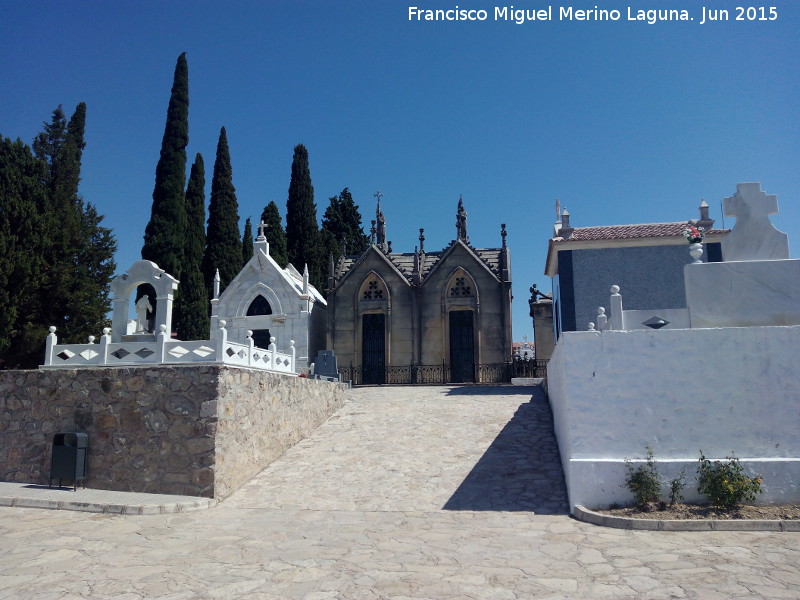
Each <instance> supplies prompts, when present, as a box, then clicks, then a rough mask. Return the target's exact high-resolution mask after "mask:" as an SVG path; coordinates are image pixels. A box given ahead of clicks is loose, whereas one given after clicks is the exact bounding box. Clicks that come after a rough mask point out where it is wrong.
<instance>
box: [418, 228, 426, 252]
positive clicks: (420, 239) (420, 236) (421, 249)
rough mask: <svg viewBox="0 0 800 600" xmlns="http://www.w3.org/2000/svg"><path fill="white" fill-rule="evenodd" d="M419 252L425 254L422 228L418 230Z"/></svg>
mask: <svg viewBox="0 0 800 600" xmlns="http://www.w3.org/2000/svg"><path fill="white" fill-rule="evenodd" d="M419 251H420V252H421V253H422V254H425V230H424V229H423V228H422V227H420V228H419Z"/></svg>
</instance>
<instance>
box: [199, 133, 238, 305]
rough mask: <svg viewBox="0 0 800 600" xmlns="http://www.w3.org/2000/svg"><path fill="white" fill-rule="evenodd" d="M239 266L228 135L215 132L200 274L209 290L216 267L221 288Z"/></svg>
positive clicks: (236, 208) (212, 284) (229, 280)
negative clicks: (213, 160)
mask: <svg viewBox="0 0 800 600" xmlns="http://www.w3.org/2000/svg"><path fill="white" fill-rule="evenodd" d="M241 267H242V240H241V238H240V237H239V204H238V202H237V201H236V189H235V188H234V187H233V175H232V172H231V157H230V152H229V151H228V136H227V134H226V132H225V128H224V127H223V128H222V129H221V130H220V132H219V142H218V143H217V158H216V161H215V162H214V176H213V178H212V180H211V201H210V202H209V206H208V230H207V233H206V253H205V257H204V260H203V276H204V278H205V283H206V288H207V289H208V290H209V292H210V291H211V290H212V289H213V286H214V273H215V271H216V270H217V269H219V277H220V291H222V290H224V289H225V288H226V287H227V286H228V284H229V283H230V282H231V280H232V279H233V278H234V277H235V276H236V274H237V273H238V272H239V271H240V270H241Z"/></svg>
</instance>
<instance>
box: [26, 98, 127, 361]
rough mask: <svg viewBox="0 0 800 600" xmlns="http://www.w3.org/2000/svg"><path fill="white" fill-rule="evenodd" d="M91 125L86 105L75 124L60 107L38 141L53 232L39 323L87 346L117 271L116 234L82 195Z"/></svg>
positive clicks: (106, 307)
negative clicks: (84, 157)
mask: <svg viewBox="0 0 800 600" xmlns="http://www.w3.org/2000/svg"><path fill="white" fill-rule="evenodd" d="M85 126H86V105H85V104H84V103H83V102H81V103H80V104H78V105H77V106H76V108H75V112H74V113H73V115H72V117H71V118H70V120H69V123H67V122H66V119H65V117H64V113H63V111H62V109H61V107H60V106H59V107H58V108H57V109H56V110H54V111H53V116H52V120H51V122H50V123H49V124H47V123H46V124H45V125H44V129H45V131H44V132H42V133H40V134H39V135H38V136H37V138H36V140H35V141H34V148H35V149H36V152H37V155H38V156H39V157H40V158H41V160H43V161H44V162H45V163H46V164H47V166H48V171H47V177H46V187H47V202H46V206H45V207H44V208H43V210H42V214H43V217H44V219H45V222H46V226H45V227H46V229H47V231H48V235H47V238H46V240H43V247H42V257H43V258H44V261H45V264H46V272H45V277H44V279H43V280H42V284H41V296H42V302H41V308H40V310H39V319H40V320H41V323H42V324H43V325H46V326H49V325H55V326H56V328H57V331H58V335H59V337H60V338H61V339H64V340H69V341H74V342H83V341H85V339H86V337H87V336H89V335H97V334H98V333H99V330H100V329H101V328H102V326H103V324H104V322H105V320H106V318H105V316H106V313H107V312H108V311H109V309H110V300H109V297H108V291H109V285H110V283H111V278H112V277H113V274H114V270H115V269H116V264H115V263H114V252H115V250H116V242H115V241H114V238H113V236H112V234H111V230H110V229H107V228H105V227H102V226H101V225H100V223H101V221H102V220H103V216H102V215H100V214H99V213H98V212H97V209H96V208H95V207H94V206H93V205H92V204H84V201H83V199H82V198H81V197H80V195H79V194H78V185H79V183H80V170H81V158H82V155H83V149H84V147H85V146H86V143H85V141H84V129H85ZM37 362H38V361H35V362H34V364H37Z"/></svg>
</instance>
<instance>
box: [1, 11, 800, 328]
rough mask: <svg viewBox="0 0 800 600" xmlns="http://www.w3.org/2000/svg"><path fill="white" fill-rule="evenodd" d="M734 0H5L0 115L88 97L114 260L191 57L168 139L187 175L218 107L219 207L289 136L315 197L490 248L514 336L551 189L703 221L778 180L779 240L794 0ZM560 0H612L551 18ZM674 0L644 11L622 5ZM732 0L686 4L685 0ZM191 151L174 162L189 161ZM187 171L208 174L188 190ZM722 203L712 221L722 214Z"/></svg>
mask: <svg viewBox="0 0 800 600" xmlns="http://www.w3.org/2000/svg"><path fill="white" fill-rule="evenodd" d="M733 4H734V3H732V2H719V1H714V0H708V1H707V2H700V1H697V0H671V1H670V2H651V1H647V0H629V2H618V1H611V0H609V1H605V2H604V1H602V0H595V1H592V2H581V1H575V2H567V1H552V2H545V1H527V2H516V3H514V5H515V7H516V8H528V9H532V8H538V9H541V8H546V7H547V6H552V7H553V13H554V20H552V21H540V22H528V23H524V24H522V25H518V24H515V23H509V22H504V21H501V22H496V21H494V20H493V19H492V13H493V8H494V7H495V6H501V7H502V6H506V5H505V4H502V3H499V2H498V3H488V2H480V1H477V0H476V1H474V2H467V1H462V2H446V1H443V0H442V1H437V2H432V3H430V4H425V3H422V2H421V1H416V0H408V1H406V2H396V1H393V0H386V1H379V0H373V1H346V2H345V1H337V0H328V1H314V2H312V1H302V0H301V1H297V2H289V1H271V0H264V1H260V2H255V1H251V2H241V1H232V2H209V1H192V2H189V1H183V2H178V1H171V0H160V1H158V2H153V1H147V2H129V3H117V2H107V1H102V2H40V3H33V2H27V1H25V2H23V1H18V0H3V2H2V3H1V4H0V5H1V6H2V11H1V12H2V16H0V81H2V94H0V134H2V135H5V136H8V137H12V138H17V137H20V138H22V139H23V140H24V141H26V142H30V141H31V140H32V139H33V137H34V136H35V134H36V133H37V132H38V131H39V130H40V129H41V126H42V122H43V121H45V120H49V118H50V114H51V112H52V110H53V109H54V108H55V107H56V106H58V105H59V104H63V106H64V110H65V112H67V114H68V115H69V114H71V112H72V111H73V110H74V107H75V105H76V104H77V103H78V102H82V101H83V102H86V104H87V128H86V141H87V147H86V150H85V152H84V159H83V169H82V177H83V181H82V183H81V193H82V194H83V196H84V198H85V199H86V200H88V201H90V202H93V203H94V204H96V205H97V207H98V209H99V211H100V212H101V213H103V214H105V215H106V220H105V223H106V224H107V225H108V226H110V227H112V228H113V230H114V233H115V235H116V237H117V240H118V243H119V251H118V255H117V262H118V266H119V268H120V270H123V269H125V268H127V267H128V266H129V265H130V264H131V263H132V262H133V261H134V260H137V259H138V258H139V252H140V250H141V245H142V236H143V234H144V228H145V225H146V223H147V220H148V218H149V215H150V206H151V202H152V191H153V182H154V174H155V166H156V162H157V159H158V154H159V150H160V144H161V137H162V135H163V131H164V122H165V117H166V108H167V102H168V99H169V91H170V86H171V83H172V74H173V70H174V67H175V61H176V59H177V57H178V55H179V54H180V53H181V52H184V51H185V52H186V53H187V59H188V63H189V90H190V107H189V120H190V121H189V138H190V141H189V147H188V154H189V162H190V163H191V160H192V159H193V157H194V155H195V154H196V153H197V152H200V153H202V154H203V158H204V159H205V162H206V171H207V173H208V176H209V181H208V182H207V186H208V188H209V189H210V173H211V169H212V165H213V161H214V152H215V148H216V141H217V137H218V134H219V128H220V127H221V126H225V128H226V130H227V134H228V140H229V143H230V150H231V161H232V166H233V179H234V185H235V186H236V190H237V196H238V200H239V210H240V217H241V227H243V226H244V219H245V218H246V217H248V216H250V217H253V219H254V220H257V219H258V217H259V215H260V213H261V210H262V208H263V207H264V206H265V205H266V204H267V203H268V202H269V201H272V200H274V201H275V202H276V203H277V204H278V206H279V207H280V208H281V212H282V213H284V212H285V203H286V195H287V189H288V186H289V174H290V166H291V160H292V150H293V147H294V146H295V144H298V143H303V144H305V145H306V147H307V148H308V151H309V155H310V167H311V176H312V180H313V184H314V188H315V194H316V202H317V208H318V215H319V217H320V219H321V217H322V213H323V212H324V209H325V206H326V205H327V199H328V198H329V197H330V196H333V195H335V194H337V193H338V192H339V191H341V189H342V188H344V187H349V188H350V190H351V192H352V193H353V196H354V198H355V200H356V202H357V203H358V204H359V205H360V207H361V212H362V215H363V216H364V220H365V222H367V223H368V221H369V219H370V218H373V215H374V206H375V204H374V202H375V201H374V198H373V196H372V195H373V194H374V193H375V191H376V190H378V189H380V190H381V191H382V192H383V194H384V197H383V207H384V212H385V214H386V218H387V237H388V239H390V240H392V242H393V247H394V250H395V251H412V250H413V249H414V246H415V245H416V244H417V243H418V241H417V237H418V235H419V232H418V230H419V228H420V227H424V228H425V234H426V238H427V239H426V242H425V246H426V249H428V250H434V249H441V248H442V247H444V246H445V245H446V244H447V243H448V242H449V241H450V240H451V239H453V238H454V237H455V211H456V204H457V202H458V198H459V195H463V198H464V203H465V206H466V208H467V211H468V213H469V235H470V238H471V241H472V242H473V244H474V245H475V246H478V247H497V246H499V245H500V234H499V232H500V223H507V226H508V232H509V235H508V243H509V246H510V248H511V252H512V270H513V273H512V274H513V282H514V285H513V289H514V296H515V299H514V315H513V318H514V338H515V339H517V340H522V339H523V336H525V335H527V336H528V338H531V337H532V327H531V320H530V317H529V316H528V307H527V298H528V296H529V294H528V288H529V287H530V285H531V284H532V283H534V282H536V283H537V284H538V285H539V287H540V289H544V290H549V289H550V282H549V280H548V278H547V277H546V276H544V275H543V270H544V260H545V255H546V251H547V240H548V237H549V236H550V233H551V229H552V223H553V220H554V215H555V213H554V202H555V199H556V198H560V199H561V203H562V205H563V206H566V207H567V208H568V209H569V211H570V213H571V215H572V218H571V220H572V224H573V225H574V226H590V225H604V224H621V223H644V222H656V221H678V220H683V219H687V218H694V217H696V215H697V210H696V207H697V206H698V204H699V202H700V199H701V197H702V198H705V199H706V200H707V201H708V203H709V204H710V205H711V213H712V217H714V218H716V219H717V222H718V225H721V212H720V201H721V199H722V198H723V197H725V196H730V195H732V194H733V193H734V192H735V189H736V183H737V182H742V181H760V182H761V183H762V186H763V188H764V189H765V190H766V191H767V193H770V194H777V195H778V202H779V205H780V209H781V213H780V214H779V215H776V216H774V217H773V222H774V223H775V224H776V226H777V227H778V228H779V229H781V230H783V231H786V232H788V233H789V236H790V246H791V252H792V256H793V257H796V256H797V244H798V243H800V200H799V198H798V196H799V195H800V169H798V165H800V119H799V118H798V110H797V107H798V98H800V85H798V73H799V72H800V41H798V36H797V31H798V26H800V2H779V1H773V2H770V5H771V6H775V7H776V8H777V14H778V18H777V20H774V21H760V22H759V21H755V22H748V21H735V20H734V19H735V16H736V12H735V10H734V9H733ZM456 5H458V6H459V7H460V8H467V9H481V8H484V9H487V10H488V11H489V15H490V16H489V19H488V20H487V21H484V22H464V21H460V22H415V21H409V20H408V7H409V6H418V7H420V8H430V9H451V8H454V7H455V6H456ZM561 6H573V7H575V8H593V7H595V6H597V7H599V8H605V9H619V10H621V11H622V18H621V19H620V20H619V21H616V22H610V21H593V22H577V21H560V20H558V10H559V7H561ZM628 6H630V7H631V8H632V9H633V11H634V12H635V11H636V10H637V9H640V8H642V9H652V8H665V7H666V8H674V9H685V10H687V11H688V12H689V14H690V16H692V17H694V19H695V20H694V21H688V22H660V23H656V24H653V25H650V24H647V23H643V22H635V21H628V20H627V10H626V8H627V7H628ZM702 6H706V7H709V8H712V9H720V8H724V9H728V10H730V13H729V15H730V19H731V20H729V21H727V22H715V23H706V24H705V25H701V24H700V19H701V18H702V13H701V7H702ZM188 167H189V164H187V171H188ZM207 195H208V190H207ZM732 222H733V220H732V219H726V225H727V226H730V225H731V224H732Z"/></svg>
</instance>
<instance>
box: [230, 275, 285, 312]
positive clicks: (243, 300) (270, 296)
mask: <svg viewBox="0 0 800 600" xmlns="http://www.w3.org/2000/svg"><path fill="white" fill-rule="evenodd" d="M238 296H239V300H238V302H236V311H235V316H237V317H248V316H258V315H262V316H263V315H281V314H283V307H282V306H281V301H280V300H279V299H278V295H277V294H276V293H275V292H274V291H273V289H272V288H271V287H269V286H268V285H266V284H264V283H261V282H258V283H256V284H254V285H252V286H251V287H250V288H248V289H247V290H246V291H241V292H239V293H238ZM259 296H260V297H262V298H263V299H264V300H265V301H266V304H267V306H269V309H270V311H271V312H268V313H257V314H255V313H254V314H249V312H250V308H251V307H252V306H253V303H254V302H255V303H258V298H259Z"/></svg>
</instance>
